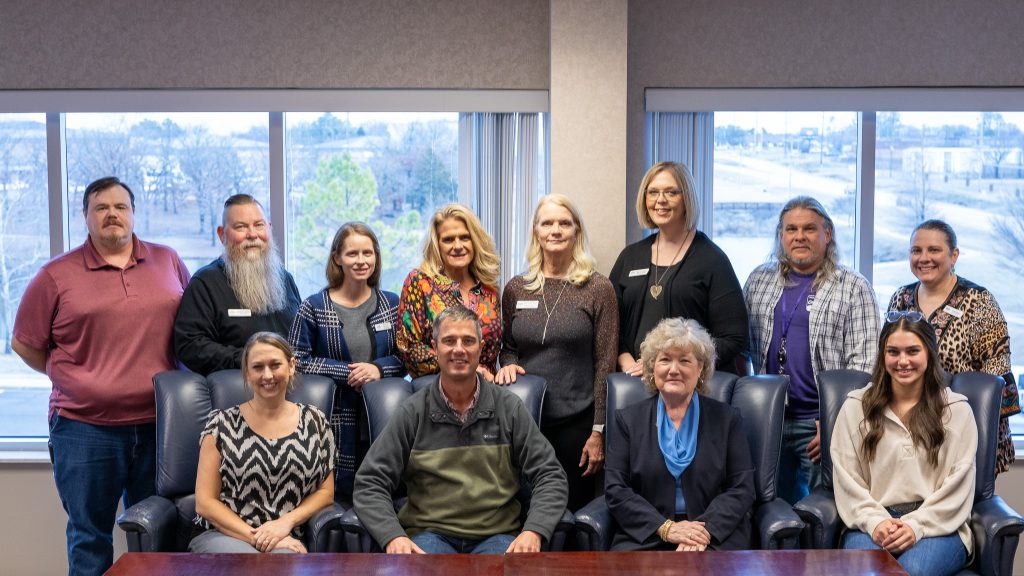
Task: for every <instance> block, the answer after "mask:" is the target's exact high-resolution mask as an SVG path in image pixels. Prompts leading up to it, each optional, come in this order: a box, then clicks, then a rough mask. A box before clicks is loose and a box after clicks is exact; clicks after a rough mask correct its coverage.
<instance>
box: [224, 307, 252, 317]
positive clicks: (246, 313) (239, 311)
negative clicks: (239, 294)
mask: <svg viewBox="0 0 1024 576" xmlns="http://www.w3.org/2000/svg"><path fill="white" fill-rule="evenodd" d="M228 316H230V317H231V318H248V317H250V316H252V310H249V309H248V308H228Z"/></svg>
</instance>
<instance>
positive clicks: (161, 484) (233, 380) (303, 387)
mask: <svg viewBox="0 0 1024 576" xmlns="http://www.w3.org/2000/svg"><path fill="white" fill-rule="evenodd" d="M295 377H296V387H295V390H294V391H292V392H289V393H288V399H289V400H292V401H294V402H299V403H303V404H310V405H312V406H316V407H317V408H319V409H320V410H321V411H322V412H323V413H324V414H325V415H327V417H328V418H330V415H331V411H332V408H333V405H334V381H333V380H331V379H330V378H324V377H322V376H314V375H302V374H296V375H295ZM153 386H154V388H155V391H156V443H157V454H156V461H157V477H156V495H154V496H150V497H149V498H146V499H145V500H143V501H142V502H139V503H138V504H136V505H134V506H132V507H131V508H129V509H128V510H125V511H124V513H123V514H121V516H120V517H119V518H118V525H119V526H120V527H121V529H122V530H124V531H125V533H126V536H127V540H128V550H129V551H130V552H181V551H186V550H187V549H188V541H189V538H190V536H191V534H192V524H193V520H194V519H195V516H196V501H195V494H194V492H195V489H196V469H197V467H198V466H199V435H200V433H201V432H202V431H203V428H204V427H205V426H206V422H207V420H208V417H209V414H210V412H211V411H212V410H214V409H225V408H230V407H232V406H236V405H238V404H240V403H242V402H245V401H247V400H248V399H249V398H250V397H251V395H250V393H249V392H248V391H247V390H246V389H245V386H244V384H243V383H242V375H241V372H240V371H239V370H221V371H219V372H214V373H213V374H210V375H209V377H208V378H204V377H203V376H201V375H199V374H196V373H193V372H185V371H179V370H174V371H168V372H161V373H159V374H157V375H156V376H154V377H153ZM344 511H345V510H344V509H343V508H342V507H341V506H340V505H338V504H334V505H332V506H329V507H327V508H325V509H323V510H321V511H320V512H318V513H317V514H315V515H314V516H313V517H312V518H311V519H310V520H309V522H308V523H307V536H306V540H307V541H306V543H305V544H306V547H307V548H308V549H309V551H310V552H317V551H318V552H327V551H341V550H342V549H343V546H344V543H343V541H342V540H341V539H340V538H336V537H335V539H334V541H333V542H332V541H331V532H332V531H331V527H332V526H337V524H338V522H339V521H340V519H341V515H342V513H344Z"/></svg>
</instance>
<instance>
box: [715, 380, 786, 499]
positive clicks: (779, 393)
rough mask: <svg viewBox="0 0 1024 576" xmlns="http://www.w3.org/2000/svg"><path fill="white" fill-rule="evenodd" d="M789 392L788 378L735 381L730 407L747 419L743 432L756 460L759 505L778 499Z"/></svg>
mask: <svg viewBox="0 0 1024 576" xmlns="http://www.w3.org/2000/svg"><path fill="white" fill-rule="evenodd" d="M788 389H789V379H788V378H786V377H785V376H780V375H778V374H760V375H757V376H744V377H743V378H739V379H737V380H736V381H735V383H734V385H733V393H732V397H731V398H730V399H729V404H730V405H731V406H733V407H734V408H737V409H738V410H739V411H740V416H742V417H743V432H744V433H745V434H746V436H747V445H748V446H749V447H750V456H751V459H752V460H753V461H754V470H755V473H754V495H755V498H756V500H757V501H758V502H770V501H772V500H774V499H775V497H776V493H777V486H776V483H775V480H776V476H777V472H778V469H779V455H780V454H781V453H782V427H783V424H784V422H785V420H786V391H787V390H788Z"/></svg>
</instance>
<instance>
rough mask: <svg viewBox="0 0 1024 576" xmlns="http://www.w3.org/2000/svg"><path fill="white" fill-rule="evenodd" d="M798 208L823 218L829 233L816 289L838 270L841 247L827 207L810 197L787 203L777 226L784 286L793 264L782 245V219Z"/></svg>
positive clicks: (798, 197) (778, 256)
mask: <svg viewBox="0 0 1024 576" xmlns="http://www.w3.org/2000/svg"><path fill="white" fill-rule="evenodd" d="M797 208H803V209H804V210H810V211H812V212H814V213H816V214H817V215H818V216H821V218H822V220H824V221H825V222H824V224H825V230H827V231H828V235H829V241H828V245H827V246H826V247H825V260H824V262H822V264H821V267H820V268H818V272H817V273H816V274H815V275H814V287H815V288H819V287H820V286H821V285H822V283H824V282H825V280H826V279H827V278H829V277H830V276H832V274H834V273H835V271H836V268H837V267H838V266H839V245H838V244H837V243H836V227H835V224H833V223H832V218H829V215H828V212H826V211H825V207H824V206H822V205H821V202H818V201H817V200H815V199H814V198H811V197H810V196H797V197H796V198H792V199H790V201H789V202H786V205H785V206H783V207H782V211H781V212H779V223H778V224H777V225H776V226H775V254H774V256H775V260H777V261H778V263H779V277H780V278H781V279H782V283H783V285H785V284H786V282H788V281H789V272H790V271H791V270H792V269H793V265H792V263H790V261H789V256H788V255H786V249H785V247H783V245H782V219H783V218H785V216H786V213H787V212H789V211H790V210H796V209H797Z"/></svg>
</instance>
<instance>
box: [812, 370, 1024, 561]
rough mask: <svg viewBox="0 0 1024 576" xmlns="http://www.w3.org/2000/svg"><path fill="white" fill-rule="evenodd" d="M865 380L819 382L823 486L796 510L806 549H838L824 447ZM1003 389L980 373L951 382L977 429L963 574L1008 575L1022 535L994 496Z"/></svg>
mask: <svg viewBox="0 0 1024 576" xmlns="http://www.w3.org/2000/svg"><path fill="white" fill-rule="evenodd" d="M869 380H870V376H868V375H867V374H865V373H856V372H853V371H834V372H825V373H822V374H820V375H819V377H818V391H819V397H820V398H821V434H822V435H821V446H822V486H820V487H818V488H816V489H815V490H812V491H811V493H810V494H808V495H807V497H806V498H804V499H803V500H801V501H800V502H798V503H797V504H796V506H794V508H796V510H797V512H798V513H799V514H800V516H801V518H803V519H804V520H805V521H806V522H807V523H808V526H809V527H810V531H809V533H808V534H806V535H805V538H804V540H805V544H806V545H808V547H814V548H834V547H837V546H838V545H839V538H840V536H841V535H842V531H843V529H844V526H843V523H842V520H840V519H839V513H838V511H837V510H836V505H835V496H834V493H833V491H832V460H831V458H828V456H829V451H828V446H829V441H830V440H831V434H832V430H833V428H834V427H835V420H836V417H837V416H838V414H839V408H840V407H842V402H843V401H844V400H845V398H846V394H848V393H849V391H850V390H852V389H853V388H856V387H859V386H858V384H859V385H860V386H862V385H864V384H866V383H867V382H868V381H869ZM1003 384H1004V382H1003V379H1002V378H1001V377H999V376H992V375H991V374H984V373H981V372H964V373H962V374H954V375H952V376H951V377H950V388H951V389H952V390H953V391H954V392H957V393H959V394H963V395H964V396H966V397H967V400H968V402H969V403H970V405H971V409H972V410H973V411H974V419H975V420H976V422H977V425H978V454H977V456H976V474H977V476H976V478H975V486H974V508H973V510H972V511H971V532H972V533H973V535H974V560H973V563H972V564H971V566H969V567H967V568H966V569H965V570H964V571H962V572H961V574H984V575H986V576H987V575H991V574H995V575H999V576H1002V575H1009V574H1012V572H1013V558H1014V556H1015V554H1016V552H1017V543H1018V540H1019V536H1020V533H1021V532H1022V531H1024V518H1022V517H1021V516H1020V514H1018V513H1017V512H1016V511H1015V510H1013V509H1012V508H1010V507H1009V506H1008V505H1007V504H1006V502H1004V501H1003V499H1002V498H1000V497H999V496H996V495H995V469H996V444H997V442H998V437H999V407H1000V405H1001V403H1002V391H1003ZM826 431H827V432H828V434H826ZM826 458H828V459H827V460H826Z"/></svg>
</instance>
